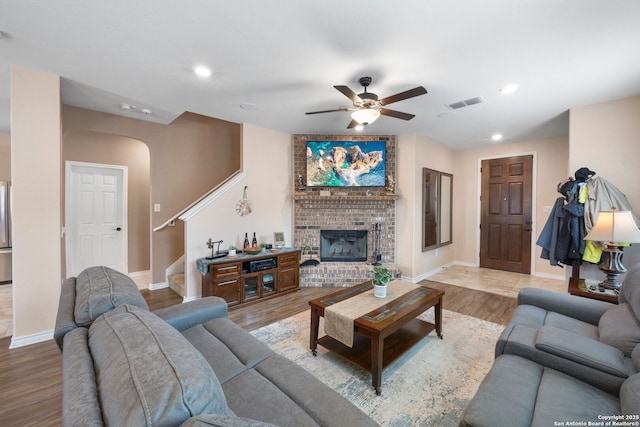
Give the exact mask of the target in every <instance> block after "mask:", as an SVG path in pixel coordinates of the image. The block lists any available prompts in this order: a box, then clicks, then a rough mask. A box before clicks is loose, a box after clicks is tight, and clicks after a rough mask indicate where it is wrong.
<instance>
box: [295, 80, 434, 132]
mask: <svg viewBox="0 0 640 427" xmlns="http://www.w3.org/2000/svg"><path fill="white" fill-rule="evenodd" d="M358 82H359V83H360V84H361V85H362V87H363V88H364V92H362V93H360V94H357V95H356V93H355V92H354V91H352V90H351V89H349V88H348V87H347V86H334V87H335V88H336V89H338V91H340V92H341V93H342V94H343V95H344V96H346V97H347V98H349V99H350V100H351V101H352V102H353V108H337V109H335V110H323V111H312V112H309V113H305V114H321V113H332V112H335V111H352V113H351V123H349V126H347V129H351V128H354V127H356V126H358V125H362V126H366V125H369V124H371V123H373V122H374V121H375V120H376V119H377V118H378V117H380V115H383V116H389V117H394V118H396V119H402V120H411V119H413V118H414V117H415V114H408V113H403V112H401V111H395V110H389V109H388V108H382V107H384V106H385V105H389V104H391V103H394V102H398V101H403V100H405V99H409V98H413V97H415V96H419V95H424V94H426V93H427V90H426V89H425V88H424V87H422V86H418V87H415V88H413V89H409V90H407V91H404V92H400V93H396V94H395V95H391V96H387V97H386V98H382V99H378V95H376V94H375V93H373V92H367V87H368V86H369V85H370V84H371V77H361V78H360V79H359V80H358Z"/></svg>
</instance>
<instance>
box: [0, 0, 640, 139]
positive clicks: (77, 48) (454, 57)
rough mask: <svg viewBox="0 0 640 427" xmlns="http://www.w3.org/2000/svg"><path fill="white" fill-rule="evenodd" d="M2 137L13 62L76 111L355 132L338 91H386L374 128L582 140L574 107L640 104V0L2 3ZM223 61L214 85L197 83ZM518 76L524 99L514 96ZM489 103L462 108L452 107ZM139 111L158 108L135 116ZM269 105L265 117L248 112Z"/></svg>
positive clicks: (440, 135)
mask: <svg viewBox="0 0 640 427" xmlns="http://www.w3.org/2000/svg"><path fill="white" fill-rule="evenodd" d="M0 31H1V32H2V37H1V38H0V131H5V132H7V131H9V130H10V129H9V123H10V121H9V102H10V101H9V78H10V64H17V65H20V66H24V67H29V68H33V69H38V70H44V71H47V72H50V73H53V74H57V75H59V76H61V77H62V79H63V80H62V81H63V83H62V94H63V102H64V103H65V104H67V105H73V106H78V107H82V108H88V109H91V110H97V111H103V112H108V113H113V114H121V115H125V116H130V117H136V118H139V119H142V120H152V121H156V122H160V123H169V122H171V121H172V120H173V119H174V118H175V117H177V116H178V115H180V114H181V113H183V112H184V111H191V112H195V113H199V114H203V115H208V116H212V117H216V118H220V119H224V120H229V121H232V122H238V123H241V122H246V123H251V124H255V125H258V126H263V127H266V128H270V129H275V130H278V131H282V132H286V133H291V134H296V133H340V134H345V133H351V132H354V133H355V131H354V130H349V131H347V130H346V126H347V124H348V123H349V122H350V117H349V113H347V112H336V113H327V114H322V115H305V114H304V113H305V112H307V111H315V110H325V109H333V108H341V107H349V106H350V101H349V100H348V99H347V98H346V97H345V96H343V95H342V94H341V93H340V92H338V91H337V90H335V89H334V88H333V86H334V85H347V86H349V87H350V88H351V89H352V90H354V91H355V92H356V93H360V92H361V90H360V89H361V88H360V87H359V85H358V78H359V77H362V76H371V77H373V83H372V85H371V86H370V87H369V91H371V92H375V93H377V94H378V95H379V96H380V97H386V96H389V95H392V94H395V93H397V92H401V91H404V90H407V89H411V88H413V87H416V86H420V85H421V86H424V87H425V88H426V89H427V90H428V91H429V93H428V94H427V95H423V96H419V97H416V98H413V99H409V100H405V101H401V102H398V103H395V104H392V105H391V106H389V108H392V109H394V110H399V111H403V112H408V113H413V114H415V115H416V117H415V118H414V119H413V120H411V121H404V120H399V119H394V118H390V117H381V118H379V119H378V120H377V121H376V122H375V123H373V124H371V125H370V126H368V127H367V128H366V129H365V133H371V134H405V133H412V132H416V133H418V134H421V135H425V136H426V137H429V138H431V139H432V140H434V141H437V142H440V143H442V144H445V145H447V146H450V147H452V148H454V149H466V148H472V147H479V146H484V145H488V144H491V143H492V142H491V139H490V136H491V135H492V134H493V133H495V132H500V133H502V134H504V139H503V141H502V142H515V141H523V140H532V139H540V138H548V137H555V136H561V135H567V133H568V110H569V109H571V108H573V107H578V106H583V105H589V104H593V103H599V102H604V101H610V100H615V99H620V98H624V97H627V96H634V95H640V1H638V0H518V1H514V0H485V1H478V0H396V1H393V2H392V1H388V0H367V1H360V0H349V1H345V0H323V1H314V2H311V1H301V0H272V1H266V0H242V1H239V0H236V1H228V0H227V1H222V0H182V1H175V0H174V1H169V0H136V1H131V0H109V1H104V0H100V1H98V0H83V1H79V0H50V1H41V0H40V1H37V0H0ZM197 64H204V65H208V66H209V67H211V68H212V69H213V75H212V76H211V77H210V78H209V79H206V80H203V79H201V78H198V77H196V76H195V75H194V74H193V72H192V67H193V66H194V65H197ZM510 82H516V83H518V84H519V85H520V90H519V91H518V92H516V93H515V94H513V95H510V96H507V95H504V94H501V93H500V92H499V89H500V88H501V87H502V86H504V85H505V84H507V83H510ZM476 96H481V97H483V98H484V100H485V102H484V103H482V104H478V105H474V106H470V107H466V108H464V109H461V110H455V111H452V110H449V109H448V108H447V104H450V103H453V102H457V101H461V100H465V99H468V98H473V97H476ZM123 102H126V103H131V104H134V105H136V106H138V107H140V108H148V109H150V110H152V111H153V114H152V115H151V116H148V117H147V116H144V115H142V114H140V113H136V112H129V111H124V110H122V109H121V108H119V105H120V104H121V103H123ZM243 103H246V104H253V105H255V106H256V107H257V108H255V109H243V108H240V105H241V104H243Z"/></svg>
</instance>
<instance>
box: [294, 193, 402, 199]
mask: <svg viewBox="0 0 640 427" xmlns="http://www.w3.org/2000/svg"><path fill="white" fill-rule="evenodd" d="M399 198H400V195H399V194H372V195H371V196H362V195H353V194H331V195H329V196H321V195H320V194H318V192H304V191H299V192H296V193H294V195H293V199H294V200H354V201H355V200H365V201H366V200H373V201H384V200H397V199H399Z"/></svg>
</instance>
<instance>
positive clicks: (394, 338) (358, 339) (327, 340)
mask: <svg viewBox="0 0 640 427" xmlns="http://www.w3.org/2000/svg"><path fill="white" fill-rule="evenodd" d="M435 327H436V325H434V324H433V323H429V322H425V321H424V320H420V319H413V320H411V321H410V322H408V323H407V324H405V325H404V326H403V327H402V328H400V329H398V330H397V331H395V332H393V333H392V334H391V335H389V336H388V337H386V338H385V339H384V350H383V356H382V369H383V370H384V369H385V368H386V367H387V366H389V365H390V364H392V363H393V362H394V361H395V360H397V359H398V358H399V357H400V356H402V355H403V354H404V353H406V352H407V350H409V349H410V348H411V347H413V346H414V345H416V344H417V343H418V342H419V341H421V340H422V339H423V338H424V337H426V336H427V335H429V334H430V333H431V331H433V330H434V329H435ZM318 344H319V345H321V346H322V347H324V348H326V349H327V350H330V351H333V352H335V353H338V354H339V355H340V356H342V357H344V358H345V359H347V360H349V361H350V362H352V363H353V364H355V365H357V366H360V367H361V368H363V369H365V370H366V371H367V372H369V373H372V374H373V369H372V361H371V337H368V336H366V335H362V334H361V333H358V332H357V331H356V333H355V334H354V336H353V347H348V346H346V345H344V344H342V343H341V342H340V341H338V340H335V339H333V338H331V337H330V336H328V335H325V336H323V337H320V338H318Z"/></svg>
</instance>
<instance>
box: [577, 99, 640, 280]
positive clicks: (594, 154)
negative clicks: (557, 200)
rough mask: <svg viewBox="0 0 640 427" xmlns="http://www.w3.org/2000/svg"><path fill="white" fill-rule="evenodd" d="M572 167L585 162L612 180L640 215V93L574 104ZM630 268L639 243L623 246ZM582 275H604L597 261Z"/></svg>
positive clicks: (638, 256) (637, 258) (639, 258)
mask: <svg viewBox="0 0 640 427" xmlns="http://www.w3.org/2000/svg"><path fill="white" fill-rule="evenodd" d="M569 159H570V162H569V170H570V171H571V173H572V174H573V172H575V171H576V170H577V169H579V168H581V167H583V166H586V167H588V168H589V169H591V170H592V171H595V172H596V173H597V176H600V177H603V178H605V179H606V180H608V181H610V182H611V183H613V184H614V185H615V186H616V187H618V189H620V190H621V191H622V192H623V193H625V195H626V196H627V198H628V200H629V203H630V204H631V207H632V209H633V211H634V212H635V213H636V215H638V216H640V168H639V167H638V159H640V96H635V97H631V98H625V99H620V100H617V101H611V102H604V103H601V104H595V105H589V106H586V107H579V108H573V109H572V110H571V112H570V138H569ZM639 225H640V224H639ZM623 262H624V265H625V266H626V267H627V268H628V267H630V266H632V265H634V264H636V263H638V262H640V245H638V244H635V245H633V246H632V247H631V248H626V249H625V250H624V260H623ZM581 272H582V276H583V277H597V278H602V273H601V272H600V271H599V270H598V269H597V267H596V266H594V265H589V264H585V265H584V266H583V267H582V271H581Z"/></svg>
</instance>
